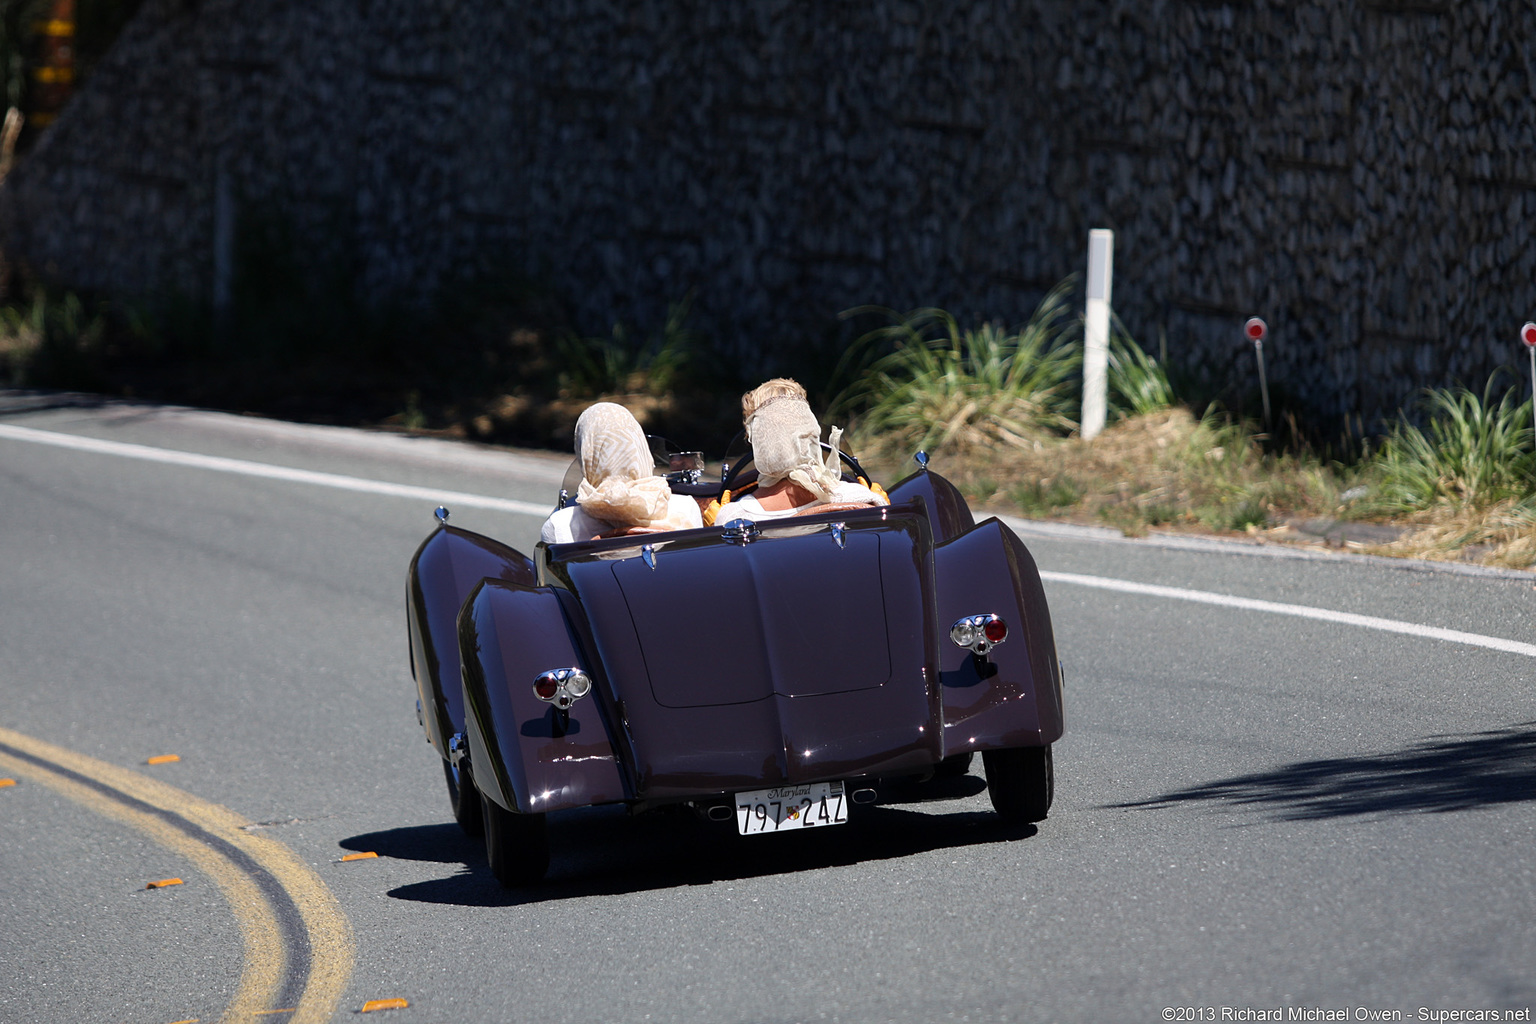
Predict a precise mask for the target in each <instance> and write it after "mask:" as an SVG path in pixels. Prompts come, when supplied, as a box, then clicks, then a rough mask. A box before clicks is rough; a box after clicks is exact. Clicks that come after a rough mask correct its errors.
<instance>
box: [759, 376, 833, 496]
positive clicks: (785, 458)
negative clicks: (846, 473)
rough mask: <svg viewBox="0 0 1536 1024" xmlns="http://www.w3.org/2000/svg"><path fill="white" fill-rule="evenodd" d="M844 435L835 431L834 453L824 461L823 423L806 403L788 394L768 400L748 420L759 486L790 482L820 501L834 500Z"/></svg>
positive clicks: (829, 453) (831, 439) (831, 440)
mask: <svg viewBox="0 0 1536 1024" xmlns="http://www.w3.org/2000/svg"><path fill="white" fill-rule="evenodd" d="M842 434H843V432H842V430H840V429H839V428H837V427H833V428H832V433H831V436H830V437H829V438H828V440H829V441H830V442H831V445H832V451H830V452H828V453H827V455H826V458H825V459H823V458H822V452H821V443H820V442H821V424H819V423H817V422H816V414H815V413H813V412H811V407H810V406H809V405H808V404H806V402H805V400H804V399H801V398H792V397H789V396H787V395H786V396H783V397H779V398H770V399H768V400H767V401H766V402H764V403H763V404H762V405H760V406H758V407H757V409H756V411H754V412H753V413H752V415H751V416H749V417H748V418H747V440H749V441H751V442H752V461H753V462H754V463H755V464H756V466H757V481H758V484H759V485H760V486H763V487H768V486H771V485H773V484H776V483H778V482H779V481H780V480H789V481H791V482H793V483H797V484H799V485H800V486H801V487H804V488H805V489H806V490H807V491H810V492H811V493H812V494H814V495H816V497H817V498H818V499H820V500H821V501H831V500H832V490H833V488H835V487H836V486H837V482H838V480H839V478H840V474H839V468H840V467H839V466H838V458H837V446H838V443H839V442H840V441H841V440H842Z"/></svg>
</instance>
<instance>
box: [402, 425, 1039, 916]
mask: <svg viewBox="0 0 1536 1024" xmlns="http://www.w3.org/2000/svg"><path fill="white" fill-rule="evenodd" d="M843 462H844V466H845V473H844V476H845V477H846V478H849V479H854V478H858V479H867V478H866V477H865V476H864V473H863V470H862V468H861V467H860V466H859V464H858V462H857V461H856V460H855V459H853V458H852V457H851V456H847V455H844V456H843ZM918 462H919V464H920V467H921V468H920V469H919V470H918V471H917V472H916V473H914V474H913V475H912V476H909V477H907V478H906V479H904V480H902V481H901V482H900V483H897V484H895V485H894V486H892V487H891V488H890V490H889V498H890V504H889V505H885V506H880V507H871V506H867V505H862V506H854V507H849V506H846V505H835V506H822V507H819V508H816V509H813V510H812V511H811V514H806V515H803V516H798V517H794V518H790V519H784V520H778V521H774V522H760V523H751V522H748V521H745V520H737V521H735V522H731V523H717V524H715V525H713V526H708V527H705V528H703V529H697V530H683V531H675V532H668V533H654V534H647V535H628V534H627V535H624V536H616V537H611V538H606V539H599V540H590V541H583V542H578V543H573V544H555V545H544V544H540V545H539V546H538V548H537V549H536V550H535V551H534V553H533V555H532V557H530V556H528V555H525V554H523V553H521V552H519V551H515V550H513V549H512V548H510V547H507V546H506V545H504V544H501V543H498V542H497V541H495V540H493V539H491V538H489V537H484V536H481V535H479V534H475V533H471V532H469V531H467V530H462V529H459V528H457V527H454V526H450V525H448V522H447V520H448V512H447V510H446V509H442V508H439V509H438V512H437V516H438V520H439V526H438V528H437V529H436V530H435V531H434V532H433V533H432V534H431V535H430V536H429V537H428V538H427V539H426V540H425V541H424V542H423V543H422V545H421V547H420V548H419V549H418V550H417V552H416V554H415V556H414V557H413V558H412V559H411V564H410V575H409V581H408V585H407V618H408V624H409V630H410V652H411V672H412V674H413V676H414V678H415V680H416V686H417V691H418V695H419V700H418V703H417V717H418V720H419V721H420V722H421V725H422V727H423V728H424V729H425V731H426V734H427V740H428V742H430V743H431V744H432V746H433V747H435V748H436V750H437V752H438V753H439V754H440V755H441V757H442V759H443V772H444V775H445V777H446V778H447V783H448V796H449V799H450V801H451V803H452V807H453V813H454V816H455V818H456V819H457V820H458V822H459V824H460V825H461V826H462V827H463V828H464V830H465V831H466V832H468V833H470V834H471V835H474V834H478V833H480V832H482V831H483V833H484V836H485V846H486V853H487V855H488V858H489V861H490V866H491V870H492V871H493V873H494V874H495V876H496V877H497V878H498V879H499V880H500V881H501V882H502V883H503V884H504V885H507V886H517V885H524V884H529V883H531V882H535V881H537V880H538V879H540V878H542V877H543V875H544V873H545V871H546V870H547V868H548V865H549V844H548V840H547V833H546V821H547V815H549V814H550V813H551V812H554V811H561V810H566V809H569V808H578V807H586V806H591V805H597V804H625V805H627V806H628V807H629V808H630V809H631V810H632V811H637V812H638V811H644V810H649V809H652V808H657V807H661V806H664V805H677V804H685V805H688V806H690V807H692V808H693V809H694V810H695V811H696V812H697V813H698V814H699V815H701V816H702V817H704V818H706V819H708V820H712V821H718V822H721V823H722V827H724V825H723V823H725V822H731V821H734V822H735V825H736V829H737V831H738V832H740V833H741V834H743V835H746V836H753V835H760V834H763V833H769V832H782V831H785V830H788V829H804V828H826V827H830V826H834V825H840V824H843V823H845V822H847V821H849V820H850V817H851V818H852V819H854V820H857V817H858V814H859V805H863V804H871V803H875V802H877V801H878V800H879V799H880V793H881V790H882V787H884V786H887V785H889V784H890V783H892V782H893V781H896V780H909V779H920V778H922V777H925V776H931V775H933V774H934V773H936V772H937V773H939V774H958V773H963V772H965V771H966V770H967V769H968V767H969V765H970V762H971V758H972V755H973V754H974V753H975V752H977V751H980V752H981V755H982V761H983V765H984V768H985V773H986V779H987V788H988V791H989V794H990V797H991V801H992V805H993V807H994V808H995V810H996V811H997V813H998V814H1000V815H1001V816H1002V817H1003V818H1005V819H1009V820H1012V821H1018V822H1029V821H1039V820H1041V819H1043V818H1045V816H1046V813H1047V811H1048V810H1049V808H1050V806H1051V798H1052V791H1053V785H1054V782H1053V765H1052V761H1051V744H1052V743H1053V742H1054V741H1055V740H1056V739H1057V738H1058V737H1060V736H1061V734H1062V700H1061V685H1062V680H1061V669H1060V665H1059V662H1058V660H1057V655H1056V644H1055V640H1054V638H1053V636H1052V632H1051V619H1050V614H1049V612H1048V611H1047V608H1046V602H1045V595H1044V593H1043V592H1042V590H1041V586H1040V578H1039V575H1038V573H1037V571H1036V568H1035V564H1034V560H1033V559H1032V558H1031V557H1030V554H1029V552H1028V551H1027V550H1026V549H1025V547H1024V545H1023V543H1022V542H1020V540H1019V539H1018V537H1017V536H1015V535H1014V533H1013V532H1012V531H1011V530H1009V529H1008V528H1007V527H1006V526H1004V525H1003V524H1002V523H1001V522H999V521H998V520H996V519H987V520H985V521H983V522H981V523H977V522H975V520H974V519H973V517H972V515H971V512H970V509H969V508H968V507H967V505H966V502H965V500H964V498H963V497H962V496H961V495H960V492H959V491H958V490H957V489H956V488H955V487H954V486H953V485H952V484H950V483H949V482H948V481H947V480H945V479H944V478H943V477H941V476H940V475H939V474H938V473H936V472H931V471H929V470H928V467H927V459H926V457H925V456H923V455H922V453H919V454H918ZM669 464H670V465H671V466H672V467H674V469H673V471H672V472H670V473H668V479H669V481H670V482H671V484H672V487H673V490H674V491H679V492H682V493H692V494H694V495H696V496H701V497H706V498H707V497H710V496H723V492H724V491H726V490H730V491H731V492H732V493H734V494H740V493H742V492H743V491H744V490H746V489H749V488H750V487H751V486H752V485H753V482H754V481H755V472H754V471H753V470H752V468H751V465H750V460H742V461H738V463H737V464H736V465H735V466H734V467H732V466H730V465H729V464H727V465H726V466H724V467H722V470H729V472H728V473H725V475H724V478H723V479H720V478H718V477H717V478H714V479H710V478H706V477H704V475H703V474H702V473H701V472H700V469H699V464H697V463H695V464H692V465H689V464H688V463H687V460H686V459H685V460H684V462H683V465H684V468H682V469H676V468H675V467H676V466H677V465H678V464H679V463H678V460H677V459H676V458H675V457H669ZM565 500H566V499H565V492H564V491H562V495H561V501H562V502H563V501H565Z"/></svg>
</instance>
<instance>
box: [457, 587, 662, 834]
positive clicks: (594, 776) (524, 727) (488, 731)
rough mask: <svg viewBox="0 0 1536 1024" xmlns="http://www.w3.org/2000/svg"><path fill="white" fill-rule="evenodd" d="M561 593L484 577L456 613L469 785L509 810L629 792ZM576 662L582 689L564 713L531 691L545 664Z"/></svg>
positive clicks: (584, 802) (593, 674)
mask: <svg viewBox="0 0 1536 1024" xmlns="http://www.w3.org/2000/svg"><path fill="white" fill-rule="evenodd" d="M569 600H570V597H569V595H567V594H565V593H563V592H559V591H556V590H554V589H553V588H550V587H533V586H526V585H524V584H520V583H510V582H507V581H504V580H497V579H486V580H483V581H482V582H481V584H480V586H479V587H478V588H477V589H476V590H475V591H474V592H473V593H471V594H470V597H469V599H468V600H467V601H466V602H465V603H464V609H463V611H462V612H460V613H459V649H460V652H461V654H462V663H463V693H464V733H465V736H466V738H467V739H468V742H469V759H470V766H471V770H472V771H473V772H474V777H475V785H476V786H478V787H479V788H480V791H481V792H482V793H484V794H485V795H486V796H487V797H488V798H489V799H491V800H493V801H495V802H496V803H497V804H499V805H501V806H502V807H505V808H506V809H507V810H509V811H518V812H521V813H525V814H526V813H538V812H544V811H553V810H560V809H563V808H568V807H585V806H588V805H590V804H602V803H613V802H616V801H620V800H625V799H627V798H629V797H630V796H631V795H632V794H631V793H630V790H629V787H628V786H626V784H625V781H624V775H623V772H622V770H621V769H620V766H619V761H618V758H617V757H615V756H614V749H613V743H612V741H611V739H610V736H611V735H612V733H611V730H610V726H609V722H608V714H607V712H606V711H605V708H604V705H603V700H604V697H603V692H605V691H606V686H605V683H604V680H603V679H602V677H601V676H600V674H599V672H598V671H597V666H595V665H594V664H592V661H591V659H589V658H587V656H586V655H585V654H584V653H583V652H582V645H581V643H580V641H579V640H578V637H577V633H576V631H575V630H574V629H573V628H572V614H570V613H573V612H575V609H574V608H573V609H570V610H569V612H568V610H567V608H566V607H565V604H566V602H567V601H569ZM562 668H579V669H581V670H582V671H583V672H585V673H587V675H588V676H589V677H590V678H591V679H592V683H593V688H592V692H591V693H590V694H588V695H587V696H586V697H584V698H582V699H580V700H578V701H576V703H575V704H574V705H572V707H571V708H570V709H569V711H568V712H567V714H566V715H565V716H562V715H561V714H560V713H559V712H558V711H557V710H556V709H555V708H554V706H553V705H551V704H547V703H545V702H544V701H542V700H540V699H539V698H538V697H537V696H535V695H534V692H533V681H534V678H535V677H536V676H538V675H539V674H540V673H543V672H546V671H549V670H551V669H562Z"/></svg>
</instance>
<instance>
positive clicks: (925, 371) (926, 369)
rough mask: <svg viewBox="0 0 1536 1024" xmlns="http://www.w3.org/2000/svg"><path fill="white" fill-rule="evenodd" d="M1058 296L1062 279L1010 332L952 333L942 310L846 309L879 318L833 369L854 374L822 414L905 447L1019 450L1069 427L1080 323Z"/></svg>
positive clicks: (1064, 291)
mask: <svg viewBox="0 0 1536 1024" xmlns="http://www.w3.org/2000/svg"><path fill="white" fill-rule="evenodd" d="M1068 294H1069V287H1068V284H1067V283H1065V282H1064V283H1063V284H1061V285H1058V286H1057V287H1056V288H1054V289H1052V290H1051V292H1050V293H1049V294H1048V295H1046V297H1045V298H1044V299H1043V300H1042V301H1041V302H1040V305H1039V306H1038V307H1036V309H1035V311H1034V314H1033V315H1032V316H1031V317H1030V318H1029V322H1028V323H1026V324H1025V325H1024V326H1023V327H1022V328H1020V329H1018V330H1017V331H1009V330H1006V329H1004V328H1001V327H999V326H997V325H995V324H991V323H984V324H982V325H981V326H980V327H977V328H968V329H962V328H961V327H960V325H959V323H958V321H957V320H956V319H955V317H954V316H953V315H952V314H950V313H949V312H948V311H946V310H942V309H933V308H928V309H918V310H914V311H912V312H908V313H898V312H896V311H895V310H892V309H887V308H885V307H878V306H876V307H870V306H865V307H860V308H858V309H854V310H849V311H848V312H847V313H845V314H844V316H853V315H858V314H868V313H873V314H875V315H879V316H882V317H884V318H886V319H887V320H888V321H889V323H887V324H885V325H883V326H880V327H877V328H875V329H874V330H871V331H869V332H867V333H866V334H864V335H863V336H861V337H860V338H859V339H858V340H857V341H855V342H854V344H853V345H852V346H851V347H850V349H849V355H848V356H847V357H845V360H844V364H843V366H842V367H840V372H841V373H842V374H843V375H845V376H855V375H856V379H854V380H853V381H852V383H851V384H849V385H848V386H847V387H846V388H845V389H844V390H843V391H842V392H841V393H840V394H839V395H838V396H837V398H835V399H834V400H833V402H832V407H831V410H830V411H831V413H832V414H833V415H838V414H857V415H858V417H859V418H858V425H857V430H858V433H859V435H860V436H861V437H863V438H865V439H866V441H870V442H876V443H878V444H880V445H882V446H894V447H898V448H905V449H908V450H917V449H919V448H922V449H928V450H936V449H946V448H948V449H955V450H961V451H964V450H969V449H973V448H977V447H984V446H988V445H993V444H998V443H1001V444H1005V445H1012V446H1022V445H1027V444H1030V443H1031V442H1032V441H1034V440H1036V439H1038V438H1039V437H1040V436H1041V435H1042V434H1049V433H1059V432H1064V431H1066V430H1069V429H1071V427H1072V426H1073V425H1074V422H1073V419H1072V413H1073V411H1074V407H1075V403H1074V401H1073V389H1074V386H1075V385H1074V379H1075V376H1076V374H1077V373H1078V371H1079V369H1080V367H1081V365H1082V352H1081V349H1080V348H1079V347H1078V346H1076V345H1074V344H1072V341H1073V335H1074V330H1080V327H1079V325H1078V324H1077V321H1076V318H1075V317H1074V316H1073V315H1072V312H1071V310H1070V308H1069V306H1068V304H1067V299H1068ZM887 348H888V349H889V351H885V354H883V355H878V356H875V357H873V358H870V354H871V353H872V352H878V351H884V350H885V349H887ZM860 360H862V361H863V365H862V366H860V367H858V369H856V370H854V369H851V367H854V366H856V365H857V364H858V363H859V361H860Z"/></svg>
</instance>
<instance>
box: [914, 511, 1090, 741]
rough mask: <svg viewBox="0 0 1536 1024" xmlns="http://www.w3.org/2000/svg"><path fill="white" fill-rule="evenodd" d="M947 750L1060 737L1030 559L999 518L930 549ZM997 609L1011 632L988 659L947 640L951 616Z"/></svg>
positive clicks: (1054, 681)
mask: <svg viewBox="0 0 1536 1024" xmlns="http://www.w3.org/2000/svg"><path fill="white" fill-rule="evenodd" d="M934 568H935V576H936V581H937V586H936V589H937V591H938V606H939V624H940V627H939V628H940V630H941V631H942V632H943V634H944V637H943V641H942V642H941V644H940V645H939V646H940V652H941V653H940V655H939V681H940V684H941V689H942V692H943V697H944V736H945V745H944V746H945V753H946V755H950V754H958V753H964V752H965V751H968V750H990V749H1003V748H1008V747H1038V746H1044V745H1046V744H1049V743H1053V742H1055V741H1056V740H1057V739H1058V738H1060V736H1061V734H1062V731H1063V725H1062V707H1061V666H1060V664H1059V662H1058V660H1057V656H1056V639H1055V636H1054V635H1053V634H1052V631H1051V616H1050V611H1049V609H1048V608H1047V606H1046V602H1045V591H1044V589H1043V588H1042V587H1041V585H1040V573H1039V570H1037V569H1036V568H1035V560H1034V558H1032V557H1031V556H1030V553H1029V550H1028V549H1027V548H1025V546H1024V544H1023V542H1022V541H1020V540H1019V538H1018V537H1017V536H1016V535H1015V534H1014V532H1013V531H1012V530H1010V529H1008V527H1006V526H1004V525H1003V524H1002V523H1001V522H999V521H998V520H996V519H988V520H985V521H984V522H982V523H981V524H980V525H978V526H976V527H975V528H974V529H972V530H970V531H968V532H966V533H963V534H961V535H960V536H958V537H956V538H954V539H952V540H950V541H948V542H947V543H944V544H941V545H939V546H938V547H937V548H935V549H934ZM986 613H996V614H998V615H1001V616H1002V617H1003V619H1004V620H1005V621H1006V622H1007V624H1008V638H1007V639H1006V640H1005V641H1004V642H1003V643H1001V644H999V645H997V646H996V647H994V648H993V649H992V650H991V652H990V653H989V654H987V655H986V657H985V660H982V659H978V658H977V657H976V656H974V655H973V654H971V652H970V651H969V650H967V649H965V648H961V647H957V646H956V645H955V644H954V643H952V642H950V640H949V635H948V634H949V627H950V624H951V623H953V622H955V621H956V620H958V619H961V618H963V617H965V616H967V615H979V614H986Z"/></svg>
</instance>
